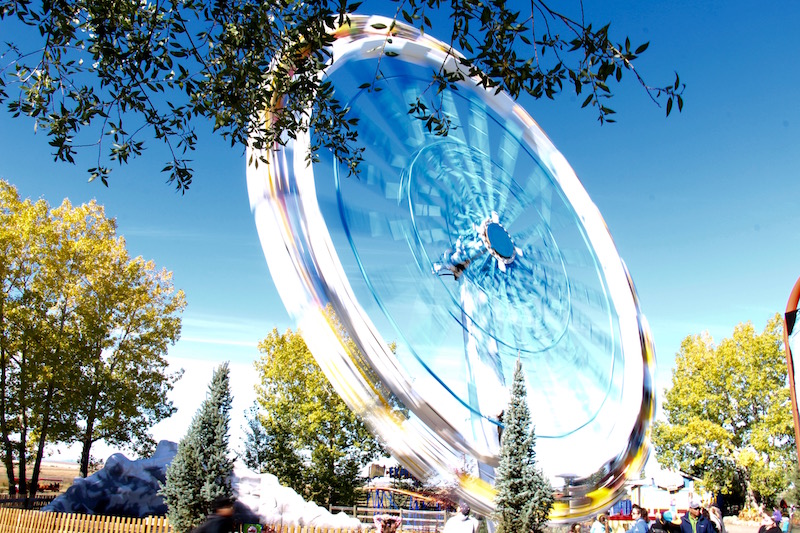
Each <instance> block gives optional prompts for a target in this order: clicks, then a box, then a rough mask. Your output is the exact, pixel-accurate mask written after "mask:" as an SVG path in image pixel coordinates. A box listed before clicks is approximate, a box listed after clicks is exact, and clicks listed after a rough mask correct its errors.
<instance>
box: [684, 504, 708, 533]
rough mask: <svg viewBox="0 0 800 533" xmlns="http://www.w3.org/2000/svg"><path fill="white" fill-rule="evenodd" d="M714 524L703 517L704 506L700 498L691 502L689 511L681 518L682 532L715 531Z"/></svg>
mask: <svg viewBox="0 0 800 533" xmlns="http://www.w3.org/2000/svg"><path fill="white" fill-rule="evenodd" d="M714 531H715V529H714V525H713V524H712V523H711V521H710V520H708V519H707V518H704V517H703V508H702V506H701V505H700V502H699V501H698V500H692V501H691V502H690V503H689V512H688V513H686V514H685V515H683V519H682V520H681V533H714Z"/></svg>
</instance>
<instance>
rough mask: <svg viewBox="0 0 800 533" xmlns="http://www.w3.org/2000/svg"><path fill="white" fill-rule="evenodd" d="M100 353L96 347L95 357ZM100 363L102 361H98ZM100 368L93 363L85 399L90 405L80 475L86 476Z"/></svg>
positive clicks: (98, 388) (99, 355)
mask: <svg viewBox="0 0 800 533" xmlns="http://www.w3.org/2000/svg"><path fill="white" fill-rule="evenodd" d="M101 354H102V350H101V349H100V348H99V347H98V349H97V358H98V360H99V359H100V357H101ZM100 364H101V365H102V363H100ZM100 372H101V370H100V369H99V368H97V365H95V369H94V379H93V380H92V381H93V384H92V394H91V396H90V397H87V398H86V399H87V400H91V402H92V405H91V407H89V412H88V413H87V414H86V431H84V433H83V439H82V440H83V447H82V449H81V477H86V476H88V475H89V459H90V458H91V451H92V443H93V442H94V438H93V437H94V423H95V421H96V420H97V402H98V401H99V397H100V384H99V383H98V382H99V381H100V380H99V379H98V376H99V375H100Z"/></svg>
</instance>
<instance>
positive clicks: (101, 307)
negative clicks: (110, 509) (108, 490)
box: [0, 181, 184, 493]
mask: <svg viewBox="0 0 800 533" xmlns="http://www.w3.org/2000/svg"><path fill="white" fill-rule="evenodd" d="M0 283H2V290H0V439H2V450H3V462H4V465H5V467H6V474H7V477H8V480H9V487H12V491H13V487H15V486H17V485H18V486H19V490H20V492H22V493H26V492H28V490H29V489H30V492H31V493H35V488H36V481H37V479H38V475H39V471H40V467H41V461H42V459H43V457H44V452H45V447H46V445H47V444H53V443H59V442H80V443H82V444H83V458H82V464H81V466H82V471H83V473H84V475H85V474H86V468H87V466H88V461H89V457H90V450H91V446H92V444H93V443H94V442H96V441H98V440H101V439H105V440H106V441H107V442H109V443H111V444H116V445H121V446H123V447H128V448H131V449H134V448H135V449H139V450H142V449H143V448H147V446H148V445H149V444H150V443H152V437H150V436H149V434H148V429H149V428H150V427H151V426H152V425H154V424H155V423H157V422H158V421H160V420H162V419H163V418H166V417H168V416H170V415H171V414H172V413H173V411H174V408H173V407H172V403H171V402H170V401H168V400H167V396H166V395H167V392H168V391H169V390H170V389H171V388H172V386H173V383H174V381H175V380H176V379H177V378H178V375H170V374H167V372H166V368H167V362H166V359H165V357H164V356H165V354H166V351H167V346H168V345H169V344H170V343H174V342H175V341H176V340H177V338H178V336H179V334H180V325H181V319H180V313H181V312H182V310H183V307H184V297H183V293H182V292H180V291H177V292H175V290H174V288H173V286H172V283H171V275H170V274H169V273H168V272H166V271H158V270H156V268H155V266H154V265H153V264H152V263H151V262H147V261H144V260H143V259H142V258H141V257H137V258H130V257H129V256H128V253H127V251H126V249H125V242H124V240H123V239H122V238H121V237H117V236H116V226H115V222H114V220H113V219H108V218H106V216H105V214H104V212H103V208H102V207H101V206H99V205H97V204H96V203H94V202H91V203H89V204H85V205H82V206H78V207H73V206H72V205H71V204H70V203H69V201H67V200H65V201H64V202H63V203H62V204H61V206H59V207H57V208H54V209H50V207H49V206H48V205H47V203H46V202H44V201H43V200H39V201H37V202H31V201H30V200H24V201H23V200H21V199H20V198H19V195H18V194H17V191H16V189H14V188H13V187H12V186H11V185H9V184H8V183H6V182H4V181H0ZM30 463H33V473H32V475H29V474H28V472H27V470H26V469H27V466H26V465H28V464H30ZM15 464H16V465H18V467H17V468H18V471H17V472H15V470H14V468H15V467H14V465H15ZM27 479H32V481H33V483H31V486H30V487H28V486H27V483H26V480H27Z"/></svg>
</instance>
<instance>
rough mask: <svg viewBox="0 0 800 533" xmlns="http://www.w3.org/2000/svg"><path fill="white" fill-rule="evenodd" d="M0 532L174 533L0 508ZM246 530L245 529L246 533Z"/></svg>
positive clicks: (165, 527) (136, 522)
mask: <svg viewBox="0 0 800 533" xmlns="http://www.w3.org/2000/svg"><path fill="white" fill-rule="evenodd" d="M263 531H270V532H271V533H272V532H274V533H360V531H359V530H349V529H335V530H334V529H324V528H315V527H299V526H287V525H284V526H279V525H275V526H272V527H270V528H268V529H266V528H265V529H264V530H263ZM0 533H175V532H174V531H173V530H172V528H171V527H170V525H169V520H168V519H167V518H166V517H163V516H149V517H147V518H123V517H119V516H100V515H84V514H72V513H43V512H41V511H31V510H23V509H11V508H0ZM245 533H246V532H245Z"/></svg>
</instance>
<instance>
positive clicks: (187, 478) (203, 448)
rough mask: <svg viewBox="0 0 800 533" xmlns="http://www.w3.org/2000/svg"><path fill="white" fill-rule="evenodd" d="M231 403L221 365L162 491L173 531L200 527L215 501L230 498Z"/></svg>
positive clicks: (183, 440) (231, 470)
mask: <svg viewBox="0 0 800 533" xmlns="http://www.w3.org/2000/svg"><path fill="white" fill-rule="evenodd" d="M231 402H232V398H231V392H230V381H229V370H228V363H223V364H222V365H220V367H219V368H217V370H215V371H214V376H213V377H212V378H211V383H210V384H209V387H208V394H207V396H206V399H205V400H204V401H203V404H202V405H201V406H200V409H199V410H198V411H197V414H195V416H194V419H192V423H191V425H190V426H189V430H188V431H187V433H186V436H185V437H184V438H183V439H181V442H180V443H178V453H177V455H176V456H175V459H173V461H172V464H170V466H169V468H167V476H166V483H165V484H164V486H163V487H162V488H161V494H162V496H164V503H166V504H167V507H168V508H169V510H168V513H167V516H168V517H169V520H170V523H171V524H172V527H173V528H174V529H175V530H176V531H188V530H190V529H192V528H194V527H196V526H197V525H199V524H200V523H201V522H202V521H203V519H204V518H205V516H206V515H207V514H208V512H209V506H210V504H211V501H212V500H213V499H214V498H216V497H218V496H227V497H230V496H232V495H233V489H232V488H231V474H232V472H233V460H232V459H231V458H230V453H229V450H228V429H229V426H230V411H231Z"/></svg>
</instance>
